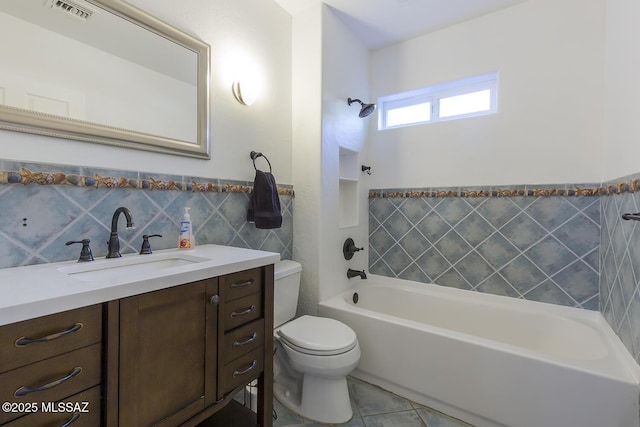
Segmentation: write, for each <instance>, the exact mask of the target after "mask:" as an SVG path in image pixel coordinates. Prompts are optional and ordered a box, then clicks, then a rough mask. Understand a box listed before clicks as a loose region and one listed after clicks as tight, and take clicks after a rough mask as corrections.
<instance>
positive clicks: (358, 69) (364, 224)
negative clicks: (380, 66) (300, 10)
mask: <svg viewBox="0 0 640 427" xmlns="http://www.w3.org/2000/svg"><path fill="white" fill-rule="evenodd" d="M322 24H323V25H322V202H321V203H322V219H321V221H322V222H321V258H320V261H321V262H320V265H321V268H320V292H319V298H320V301H322V300H323V299H326V298H329V297H331V296H333V295H335V294H337V293H339V292H342V291H344V290H346V289H348V288H349V287H350V284H349V283H348V282H349V279H347V269H348V268H353V269H357V270H362V269H366V268H367V266H368V244H367V242H368V213H369V212H368V206H369V205H368V202H367V193H368V188H369V183H368V180H367V178H368V177H369V176H368V175H365V174H363V173H362V172H361V171H356V172H355V173H356V174H357V175H356V176H359V182H358V191H357V195H356V198H357V200H346V201H345V202H347V203H354V205H357V207H358V215H357V224H354V225H348V226H344V225H343V226H341V224H340V223H339V215H338V212H339V210H340V206H339V203H340V200H339V198H338V187H339V175H340V173H339V155H340V147H341V146H342V147H346V148H348V149H350V150H352V151H355V152H358V153H359V154H358V159H359V160H360V161H359V162H357V164H356V165H355V167H356V169H357V168H359V167H360V165H361V164H362V163H365V162H364V153H363V150H364V147H365V140H366V136H367V129H368V126H367V125H368V123H369V122H370V121H371V120H375V116H369V117H367V118H365V119H361V118H360V117H358V113H359V112H360V105H359V104H352V105H351V106H349V105H348V104H347V99H348V98H349V97H351V98H362V99H363V100H367V99H368V98H369V78H368V76H369V56H370V55H369V50H368V49H366V48H365V47H364V45H363V44H362V42H361V41H360V40H359V39H357V38H356V37H355V36H354V34H353V33H352V32H351V31H350V30H349V29H348V28H347V27H346V26H345V24H344V23H343V22H342V21H341V20H340V19H339V18H338V17H337V16H336V15H335V14H334V13H333V12H332V11H331V9H330V8H328V7H324V8H323V21H322ZM347 237H351V238H353V239H354V241H355V243H356V245H357V246H359V247H365V248H366V249H365V250H364V251H361V252H357V253H356V254H355V256H354V257H353V258H352V259H351V260H350V261H346V260H345V259H344V256H343V254H342V246H343V243H344V241H345V239H346V238H347ZM351 280H354V281H355V280H360V279H359V278H353V279H351Z"/></svg>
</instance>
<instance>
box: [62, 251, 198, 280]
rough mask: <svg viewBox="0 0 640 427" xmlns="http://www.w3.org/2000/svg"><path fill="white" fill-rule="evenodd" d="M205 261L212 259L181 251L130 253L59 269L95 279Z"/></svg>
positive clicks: (87, 278) (79, 276)
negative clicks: (155, 253) (145, 253)
mask: <svg viewBox="0 0 640 427" xmlns="http://www.w3.org/2000/svg"><path fill="white" fill-rule="evenodd" d="M204 261H210V259H208V258H201V257H197V256H193V255H189V254H181V253H168V254H166V253H165V254H160V255H154V254H152V255H130V256H126V257H123V258H114V259H102V260H98V261H92V262H86V263H79V264H75V265H71V266H67V267H61V268H58V271H59V272H60V273H62V274H66V275H68V276H71V277H74V278H76V279H78V280H82V281H94V280H105V279H115V278H123V277H130V276H133V275H138V274H141V273H153V272H156V271H158V270H164V269H167V268H172V267H179V266H183V265H190V264H194V263H199V262H204Z"/></svg>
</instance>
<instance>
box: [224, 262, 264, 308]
mask: <svg viewBox="0 0 640 427" xmlns="http://www.w3.org/2000/svg"><path fill="white" fill-rule="evenodd" d="M256 292H262V268H253V269H251V270H244V271H239V272H237V273H232V274H227V275H226V276H222V277H220V296H221V297H222V299H223V301H232V300H234V299H237V298H242V297H244V296H247V295H249V294H253V293H256Z"/></svg>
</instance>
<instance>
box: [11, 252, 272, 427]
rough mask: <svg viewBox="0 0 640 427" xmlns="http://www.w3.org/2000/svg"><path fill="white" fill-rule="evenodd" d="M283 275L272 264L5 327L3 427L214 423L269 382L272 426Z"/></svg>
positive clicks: (266, 393) (261, 409) (263, 411)
mask: <svg viewBox="0 0 640 427" xmlns="http://www.w3.org/2000/svg"><path fill="white" fill-rule="evenodd" d="M273 280H274V278H273V265H272V264H271V265H267V266H264V267H257V268H252V269H249V270H245V271H240V272H235V273H231V274H226V275H222V276H219V277H212V278H209V279H205V280H199V281H195V282H191V283H185V284H182V285H178V286H173V287H169V288H165V289H160V290H155V291H152V292H148V293H143V294H139V295H133V296H129V297H126V298H121V299H118V300H113V301H108V302H105V303H102V304H95V305H91V306H89V307H83V308H78V309H74V310H70V311H65V312H62V313H57V314H52V315H49V316H45V317H39V318H35V319H30V320H25V321H21V322H17V323H13V324H9V325H5V326H0V402H10V403H9V405H13V407H10V406H7V407H4V406H3V411H2V412H0V425H2V426H3V427H5V426H6V427H21V426H31V427H37V426H53V425H55V426H58V425H68V424H65V423H68V422H69V421H71V420H72V419H73V420H74V422H73V423H72V424H70V425H72V426H73V427H76V426H91V427H95V426H98V425H102V426H104V427H136V426H139V427H147V426H165V427H173V426H185V427H187V426H197V425H199V424H201V423H202V424H203V425H204V424H207V425H209V423H210V421H208V420H209V419H211V417H212V416H215V414H216V413H218V412H219V411H221V410H222V409H224V408H227V406H228V404H229V403H230V402H232V401H233V398H234V396H235V395H236V394H237V393H238V392H239V391H241V390H242V389H243V387H244V386H245V385H246V384H248V383H249V382H251V381H253V380H255V379H257V380H258V413H257V418H256V422H255V425H258V426H261V427H271V425H272V412H273ZM48 402H51V405H53V406H51V407H43V406H42V405H49V403H48ZM58 402H62V403H58ZM64 402H68V405H67V406H64V405H65V403H64ZM83 402H87V404H86V406H84V407H83V405H84V403H83ZM73 404H79V405H76V407H72V405H73ZM234 404H235V403H234ZM30 405H31V406H30ZM60 405H62V406H60ZM233 406H234V405H231V407H233ZM58 407H59V408H62V409H63V410H62V411H59V412H54V411H53V410H49V409H56V408H58ZM43 408H44V409H43ZM7 409H8V410H7ZM82 409H85V410H84V411H83V410H82ZM228 409H229V408H227V412H228ZM227 416H228V415H227ZM56 423H57V424H56Z"/></svg>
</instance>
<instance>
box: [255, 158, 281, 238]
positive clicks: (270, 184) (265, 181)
mask: <svg viewBox="0 0 640 427" xmlns="http://www.w3.org/2000/svg"><path fill="white" fill-rule="evenodd" d="M247 221H249V222H255V223H256V228H280V227H281V226H282V212H281V211H280V197H279V196H278V187H277V185H276V180H275V178H274V177H273V175H272V174H271V172H263V171H260V170H257V169H256V178H255V180H254V181H253V191H252V192H251V198H250V199H249V210H248V211H247Z"/></svg>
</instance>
